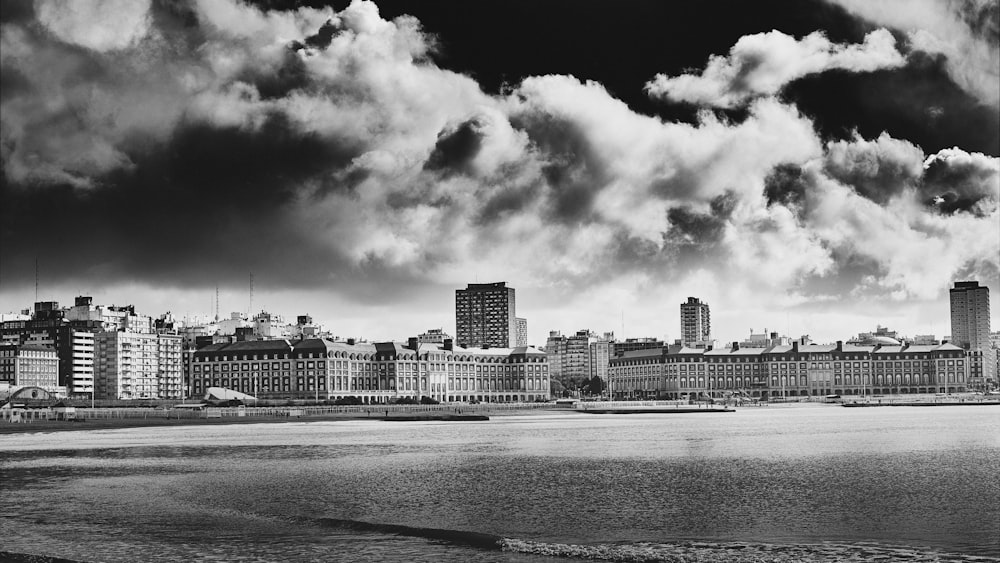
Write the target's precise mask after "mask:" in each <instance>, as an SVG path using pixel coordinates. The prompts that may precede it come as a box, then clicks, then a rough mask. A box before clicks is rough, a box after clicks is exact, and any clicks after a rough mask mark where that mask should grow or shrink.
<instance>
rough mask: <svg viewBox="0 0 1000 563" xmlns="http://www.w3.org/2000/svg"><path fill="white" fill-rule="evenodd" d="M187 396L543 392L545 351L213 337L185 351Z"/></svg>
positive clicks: (513, 397)
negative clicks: (223, 391)
mask: <svg viewBox="0 0 1000 563" xmlns="http://www.w3.org/2000/svg"><path fill="white" fill-rule="evenodd" d="M190 378H191V380H190V382H189V385H190V387H191V394H192V396H200V395H203V394H204V393H205V391H206V390H207V389H208V388H209V387H225V388H228V389H233V390H236V391H239V392H241V393H246V394H248V395H252V396H255V397H258V398H267V399H276V398H312V399H340V398H345V397H358V398H360V399H361V400H362V402H364V403H366V404H384V403H388V402H390V401H393V400H396V399H400V398H404V397H407V398H413V399H419V398H420V397H425V396H426V397H431V398H433V399H436V400H438V401H442V402H454V401H485V402H525V401H545V400H548V399H549V373H548V366H547V364H546V361H545V354H544V353H543V352H541V351H540V350H536V349H534V348H524V347H519V348H485V349H483V348H461V347H454V346H452V343H451V342H446V343H445V344H444V345H440V346H439V345H437V344H424V343H420V342H419V341H418V340H417V338H411V339H410V340H409V341H408V342H407V343H406V344H402V343H397V342H378V343H354V342H352V341H350V340H349V341H347V342H335V341H331V340H326V339H307V340H300V341H294V342H292V341H288V340H264V341H249V342H233V343H228V344H213V345H210V346H206V347H204V348H202V349H200V350H197V351H195V352H193V354H192V355H191V371H190Z"/></svg>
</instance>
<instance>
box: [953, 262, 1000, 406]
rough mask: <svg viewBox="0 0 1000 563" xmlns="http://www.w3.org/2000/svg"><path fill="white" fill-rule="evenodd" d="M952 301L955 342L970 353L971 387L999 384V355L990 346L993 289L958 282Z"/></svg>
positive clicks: (967, 282)
mask: <svg viewBox="0 0 1000 563" xmlns="http://www.w3.org/2000/svg"><path fill="white" fill-rule="evenodd" d="M948 293H949V297H950V298H951V340H952V343H953V344H955V345H957V346H961V347H962V348H965V349H966V350H967V352H966V354H967V357H968V364H969V383H970V384H972V385H973V386H975V387H979V386H982V385H983V384H985V383H987V382H989V381H996V377H997V374H996V370H997V360H996V354H997V351H996V350H995V349H994V348H993V346H992V344H991V343H990V288H988V287H986V286H981V285H979V282H975V281H961V282H955V287H953V288H951V290H950V291H949V292H948Z"/></svg>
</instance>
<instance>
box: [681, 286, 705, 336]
mask: <svg viewBox="0 0 1000 563" xmlns="http://www.w3.org/2000/svg"><path fill="white" fill-rule="evenodd" d="M711 334H712V318H711V316H710V314H709V312H708V303H703V302H702V301H701V300H699V299H698V298H696V297H688V300H687V303H681V342H682V343H683V344H684V345H685V346H694V345H695V344H696V343H698V342H706V341H708V340H710V339H711Z"/></svg>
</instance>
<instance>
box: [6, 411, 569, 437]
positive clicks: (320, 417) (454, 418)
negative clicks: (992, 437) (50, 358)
mask: <svg viewBox="0 0 1000 563" xmlns="http://www.w3.org/2000/svg"><path fill="white" fill-rule="evenodd" d="M568 412H574V411H571V410H568V409H560V410H557V409H544V410H541V409H504V410H499V409H498V410H496V411H491V410H489V409H483V410H482V411H475V412H469V413H464V412H463V413H461V414H456V413H454V412H451V411H423V412H394V413H392V414H390V415H389V416H385V415H384V414H381V413H380V414H378V415H374V414H373V415H368V414H366V413H363V412H362V413H355V412H350V413H326V414H316V415H306V416H302V417H295V416H246V417H237V416H227V417H222V418H201V417H199V418H169V419H168V418H110V419H108V418H103V419H87V420H86V421H83V422H80V421H76V422H74V421H66V420H32V421H30V422H19V423H11V422H2V421H0V436H5V435H11V434H45V433H50V432H79V431H85V430H117V429H122V428H152V427H164V426H209V425H231V424H287V423H293V422H299V423H302V422H304V423H309V422H344V421H351V420H380V421H383V422H423V421H427V422H476V421H487V420H490V419H492V418H493V417H506V416H518V415H530V416H544V415H547V414H562V413H568Z"/></svg>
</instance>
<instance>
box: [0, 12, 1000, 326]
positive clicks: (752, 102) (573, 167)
mask: <svg viewBox="0 0 1000 563" xmlns="http://www.w3.org/2000/svg"><path fill="white" fill-rule="evenodd" d="M43 8H44V9H43ZM99 13H100V11H99V10H95V11H87V10H82V9H79V10H78V9H68V8H64V9H58V6H57V7H56V8H46V7H45V5H43V4H39V5H38V6H37V7H36V9H35V11H34V12H33V13H31V14H29V15H26V16H24V18H23V19H22V20H18V21H7V22H5V23H4V24H3V27H2V35H0V47H2V50H0V65H2V68H3V77H4V80H3V88H2V90H0V109H2V113H0V125H2V128H0V156H2V178H0V182H2V184H0V192H2V196H3V201H4V205H3V208H2V210H0V234H2V238H3V240H4V244H3V246H2V248H0V252H2V259H3V266H4V268H3V269H4V271H3V274H4V283H5V287H11V286H12V285H13V286H20V287H26V286H27V285H29V284H30V279H31V277H32V275H33V263H34V260H35V258H36V257H41V258H42V259H43V262H51V263H55V264H58V268H59V270H60V271H62V272H65V277H66V278H67V279H70V280H72V281H73V282H75V283H79V284H81V285H86V284H92V285H105V284H122V283H134V284H136V285H140V286H149V287H173V288H179V287H183V288H195V289H197V288H209V287H214V286H215V284H217V283H220V284H222V285H223V286H224V287H225V286H230V287H234V286H242V285H243V284H244V283H245V280H246V277H247V273H248V272H249V271H251V270H252V271H253V272H254V275H255V280H257V283H258V287H264V286H271V287H277V288H282V290H284V291H288V290H289V289H295V290H296V291H302V292H310V294H311V295H322V294H323V293H324V292H326V291H329V292H330V293H331V294H332V295H333V297H331V298H335V299H337V300H338V301H337V302H338V303H353V306H355V307H356V306H357V304H358V303H364V304H369V305H371V306H377V307H384V308H389V309H390V310H388V311H387V314H390V313H392V310H391V308H392V307H395V306H398V305H399V304H401V303H409V302H410V301H412V300H413V297H414V296H415V295H420V296H425V295H427V294H428V292H429V291H430V289H428V288H434V290H436V291H439V292H440V290H441V288H442V287H444V288H446V291H445V293H447V292H448V291H450V290H448V289H447V288H452V289H453V288H454V287H459V286H461V285H462V284H464V283H466V282H469V281H474V280H475V279H476V278H477V277H478V279H481V280H490V281H493V280H508V281H511V282H512V283H514V282H515V280H516V285H517V286H518V287H521V288H524V287H531V288H534V291H537V292H538V294H539V295H545V296H547V298H548V299H550V300H551V301H552V302H559V299H563V300H569V301H572V299H573V297H566V296H579V299H584V300H586V301H581V302H579V304H581V305H583V304H586V303H591V304H592V303H602V302H603V300H610V299H613V300H616V303H618V305H620V306H621V307H622V308H624V307H626V306H629V303H632V304H633V305H635V306H636V307H638V308H643V307H645V308H648V307H646V306H645V305H643V304H642V303H641V301H642V299H640V298H639V297H641V296H647V295H655V296H657V298H664V299H666V298H669V299H675V297H676V296H675V295H674V292H679V293H683V292H684V291H685V290H684V288H688V287H695V288H704V289H705V291H714V292H716V293H714V294H712V295H713V296H714V297H715V298H716V303H718V304H719V305H718V306H719V307H720V308H725V307H732V308H734V310H735V309H736V308H739V307H744V306H746V303H748V302H751V301H753V300H755V299H756V300H758V301H760V303H761V304H760V307H763V308H767V307H771V308H783V307H794V306H800V305H801V304H803V303H807V302H809V301H810V300H815V299H821V298H822V299H837V298H841V297H844V296H855V297H856V298H857V299H858V300H860V301H863V300H864V299H866V298H869V297H871V298H881V297H884V296H887V295H888V296H893V297H898V298H902V297H907V296H908V297H916V298H920V299H931V298H935V297H936V296H940V295H941V294H943V292H944V288H945V287H946V286H947V284H948V282H949V281H950V280H951V279H953V278H954V277H955V276H957V275H976V274H990V273H991V272H995V271H997V270H998V269H1000V265H998V261H1000V258H998V254H1000V253H998V252H996V250H997V249H996V244H997V243H996V239H997V238H998V237H997V236H996V235H997V232H996V229H997V227H996V224H997V220H998V210H997V208H998V204H997V202H998V199H1000V195H998V190H1000V187H998V186H1000V175H998V159H997V158H995V157H991V156H988V155H984V154H980V153H975V152H966V151H965V150H963V149H961V148H954V149H946V150H942V151H939V152H936V153H934V154H929V155H928V154H925V152H924V150H922V149H921V148H920V147H918V146H917V145H916V144H914V143H911V142H909V141H907V140H904V139H899V138H894V137H892V136H890V135H889V134H883V135H879V136H873V135H869V137H873V138H865V137H864V136H862V135H861V134H858V133H856V134H854V135H853V136H851V134H850V131H847V132H846V135H847V136H848V137H849V138H847V139H845V140H841V141H837V140H830V139H827V138H823V137H821V136H820V134H818V133H817V131H816V127H815V123H814V121H813V120H812V118H810V117H809V116H808V115H806V114H804V113H803V112H801V111H800V110H799V109H798V108H797V107H796V106H794V105H792V104H791V103H789V102H787V101H781V100H779V99H778V98H777V97H775V96H772V95H771V94H775V93H777V92H779V91H781V89H782V88H783V86H784V85H785V84H787V83H788V82H789V81H792V80H795V79H796V78H799V77H802V76H805V75H806V74H809V73H816V72H822V71H824V70H828V69H832V68H839V69H847V70H853V71H862V70H872V69H877V68H889V67H895V66H898V65H899V64H901V62H902V58H901V56H900V55H899V53H898V52H897V51H896V49H895V47H894V44H893V41H892V37H891V36H890V35H889V34H888V33H887V32H885V31H883V30H879V31H875V32H872V33H869V35H868V36H867V38H866V39H865V41H864V43H861V44H857V45H836V44H833V43H831V42H830V41H828V40H827V39H826V38H825V37H824V36H822V35H820V34H813V35H809V36H806V37H805V38H803V39H801V40H795V39H793V38H791V37H790V36H786V35H783V34H781V33H779V32H771V33H766V34H760V35H756V36H747V37H744V38H743V39H742V40H740V41H739V42H738V43H737V44H736V46H734V47H733V49H732V51H731V53H730V55H729V56H728V57H716V58H713V59H712V60H711V61H709V64H708V66H707V68H706V70H705V72H704V73H703V74H702V75H701V76H698V77H679V78H678V79H667V78H664V77H659V78H657V79H656V81H654V82H653V83H652V85H651V86H650V89H651V90H656V89H657V88H660V89H661V93H662V94H664V95H669V96H671V97H673V98H675V99H684V100H689V101H696V102H697V103H707V104H710V105H716V106H721V107H730V106H736V105H739V106H740V110H739V111H738V112H728V113H726V114H724V113H722V112H719V113H716V112H712V111H707V110H704V111H701V112H699V113H698V114H697V115H696V116H695V117H694V118H693V119H692V120H690V122H672V121H666V120H663V119H661V118H658V117H655V116H650V115H643V114H640V113H637V112H636V111H634V110H633V109H631V108H630V107H629V106H628V105H626V104H625V103H624V102H623V101H621V100H620V99H618V98H616V97H615V96H614V95H612V94H611V93H609V91H608V90H607V89H606V88H605V87H604V86H603V85H602V84H600V83H598V82H595V81H588V80H581V79H578V78H576V77H573V76H567V75H558V74H553V75H543V76H531V77H528V78H525V79H523V80H520V81H519V82H517V83H516V84H510V85H509V86H508V87H507V88H505V89H504V90H503V92H502V93H501V94H487V93H484V92H483V91H482V89H481V88H480V87H479V84H478V83H477V82H476V81H475V80H473V79H472V78H471V77H469V76H465V75H462V74H458V73H455V72H452V71H449V70H447V69H445V68H442V67H441V66H439V65H438V64H436V63H435V62H434V53H435V49H436V42H435V40H434V39H433V38H432V37H430V36H428V35H427V34H426V33H425V32H424V31H423V30H422V28H421V26H420V23H419V22H418V21H417V20H416V19H415V18H412V17H408V16H404V17H399V18H395V19H393V20H386V19H384V18H383V17H382V16H381V15H380V13H379V11H378V9H377V8H376V6H375V5H374V4H373V3H370V2H361V1H355V2H353V3H352V4H351V5H350V6H349V7H347V8H346V9H344V10H343V11H340V12H336V11H334V10H332V9H311V8H299V9H296V10H290V11H278V10H270V11H262V10H259V9H257V8H254V7H252V6H248V5H245V4H242V3H239V2H224V1H218V0H215V1H207V0H206V1H204V2H195V3H190V4H189V3H183V2H176V3H174V2H170V3H166V2H154V3H152V4H151V5H148V6H147V5H140V4H138V3H135V4H130V5H129V7H128V8H126V9H122V10H121V13H120V14H118V16H120V18H122V19H121V21H119V22H118V23H117V24H115V25H116V26H118V27H120V28H121V30H122V33H121V34H120V35H119V36H115V37H114V38H109V37H107V36H105V34H104V33H103V32H102V31H101V25H103V24H101V25H98V24H94V22H92V21H91V20H92V19H93V18H94V17H96V14H99ZM32 18H34V19H32ZM37 22H40V23H41V24H42V25H37ZM85 32H86V33H85ZM681 78H684V79H685V80H681ZM682 85H683V86H682ZM685 96H687V97H685ZM736 114H738V117H734V116H735V115H736ZM727 115H728V116H727ZM46 225H47V226H56V227H53V228H41V227H40V226H46ZM984 241H985V242H984ZM928 256H933V257H934V259H933V260H930V259H928ZM665 288H669V289H665ZM520 295H521V294H519V300H520V299H521V297H520ZM637 296H639V297H637ZM707 297H708V295H706V298H707ZM630 300H631V301H630ZM524 302H525V301H522V303H524ZM571 305H572V303H569V302H567V306H571ZM539 306H543V305H539ZM715 306H716V305H715V304H713V307H715ZM644 314H645V313H644ZM713 314H714V309H713ZM649 315H650V317H651V318H652V317H653V315H652V314H649ZM547 328H559V327H544V326H543V327H540V328H539V332H538V333H536V334H540V333H542V331H543V330H544V329H547ZM395 336H396V337H399V335H395Z"/></svg>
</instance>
